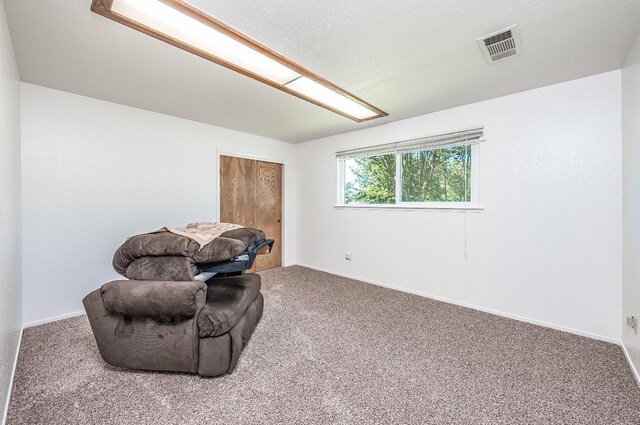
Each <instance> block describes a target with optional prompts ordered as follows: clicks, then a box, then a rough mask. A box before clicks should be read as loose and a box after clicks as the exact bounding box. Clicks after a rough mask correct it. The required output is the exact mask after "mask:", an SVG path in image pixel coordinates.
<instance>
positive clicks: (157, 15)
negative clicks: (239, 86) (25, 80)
mask: <svg viewBox="0 0 640 425" xmlns="http://www.w3.org/2000/svg"><path fill="white" fill-rule="evenodd" d="M92 10H93V11H94V12H96V13H99V14H101V15H104V16H106V17H108V18H111V19H114V20H115V21H117V22H120V23H122V24H124V25H127V26H130V27H133V28H135V29H138V30H140V31H142V32H145V33H147V34H149V35H152V36H154V37H156V38H159V39H161V40H163V41H167V42H170V43H171V44H174V45H177V46H178V47H181V48H183V49H184V50H187V51H192V50H193V49H197V50H199V51H200V52H203V53H204V55H203V54H201V53H197V54H199V55H200V56H204V57H208V56H212V57H214V58H215V59H218V60H215V59H214V58H211V57H208V58H209V59H210V60H213V61H215V62H217V63H219V64H221V65H223V66H226V67H228V68H231V69H234V70H236V71H238V72H242V73H243V74H245V75H248V76H250V77H252V78H255V79H257V80H259V81H262V82H264V83H266V84H269V85H271V86H273V87H275V88H278V89H280V90H283V91H285V92H288V93H290V94H293V95H295V96H297V97H300V98H302V99H304V100H307V101H310V102H312V103H314V104H316V105H319V106H322V107H324V108H326V109H329V110H331V111H333V112H336V113H339V114H341V115H344V116H346V117H348V118H351V119H353V120H354V121H358V122H360V121H366V120H370V119H374V118H379V117H382V116H386V115H387V114H386V113H384V112H383V111H381V110H379V109H377V108H375V107H374V106H372V105H370V104H368V103H366V102H364V101H362V100H361V99H358V98H356V97H355V96H353V95H351V94H349V93H347V92H346V91H344V90H342V89H340V88H339V87H336V86H335V85H333V84H332V83H330V82H328V81H326V80H324V79H322V78H320V77H318V76H317V75H315V74H313V73H312V72H310V71H307V70H306V69H304V68H302V67H301V66H299V65H297V64H296V63H294V62H291V61H289V60H288V59H286V58H283V57H282V56H280V55H278V54H276V53H275V52H272V51H270V50H269V49H267V48H265V47H264V46H262V45H259V44H258V43H257V42H255V41H253V40H251V39H249V38H248V37H246V36H244V35H242V34H240V33H238V32H237V31H236V30H233V29H231V28H230V27H227V26H226V25H225V24H223V23H222V22H220V21H217V20H215V19H214V18H212V17H210V16H207V15H205V14H204V13H203V12H201V11H199V10H197V9H195V8H194V7H192V6H190V5H188V4H187V3H185V2H183V1H181V0H93V4H92ZM185 10H186V11H187V12H188V13H183V12H184V11H185ZM114 15H115V16H114ZM198 18H201V19H198ZM132 23H134V24H136V25H132ZM207 23H212V24H213V25H207ZM220 29H222V30H220ZM166 38H168V39H170V40H167V39H166ZM237 68H240V69H237ZM243 71H244V72H243Z"/></svg>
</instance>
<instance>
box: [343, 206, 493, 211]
mask: <svg viewBox="0 0 640 425" xmlns="http://www.w3.org/2000/svg"><path fill="white" fill-rule="evenodd" d="M333 207H334V208H335V209H339V210H343V209H344V210H407V211H412V210H430V211H484V207H480V206H478V205H468V206H460V205H455V206H454V205H451V206H448V205H442V204H440V205H424V204H423V205H406V204H400V205H397V204H395V205H366V204H338V205H334V206H333Z"/></svg>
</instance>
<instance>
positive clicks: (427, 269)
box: [297, 71, 622, 341]
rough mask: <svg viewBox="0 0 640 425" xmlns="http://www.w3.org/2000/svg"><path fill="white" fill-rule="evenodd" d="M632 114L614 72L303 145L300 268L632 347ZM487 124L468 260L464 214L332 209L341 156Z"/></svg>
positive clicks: (470, 222) (469, 226)
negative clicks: (626, 159)
mask: <svg viewBox="0 0 640 425" xmlns="http://www.w3.org/2000/svg"><path fill="white" fill-rule="evenodd" d="M620 108H621V106H620V71H614V72H610V73H606V74H601V75H596V76H593V77H589V78H584V79H581V80H575V81H571V82H567V83H563V84H559V85H555V86H550V87H545V88H541V89H537V90H532V91H528V92H523V93H518V94H515V95H511V96H506V97H501V98H497V99H493V100H488V101H484V102H480V103H476V104H471V105H466V106H463V107H459V108H455V109H450V110H446V111H442V112H437V113H433V114H429V115H423V116H419V117H415V118H411V119H407V120H403V121H398V122H394V123H390V124H386V125H382V126H378V127H373V128H368V129H363V130H359V131H355V132H350V133H345V134H340V135H337V136H332V137H327V138H323V139H319V140H315V141H311V142H308V143H304V144H302V145H299V149H298V152H297V158H298V167H299V181H300V185H299V194H298V253H297V259H298V262H299V263H300V264H304V265H309V266H312V267H316V268H320V269H324V270H328V271H331V272H336V273H340V274H346V275H350V276H354V277H356V278H360V279H364V280H369V281H373V282H378V283H381V284H384V285H389V286H394V287H397V288H401V289H404V290H408V291H413V292H418V293H421V294H425V295H428V296H433V297H439V298H442V299H447V300H451V301H454V302H457V303H462V304H467V305H471V306H476V307H479V308H481V309H485V310H492V311H496V312H501V313H503V314H506V315H510V316H515V317H520V318H523V319H525V320H529V321H534V322H538V323H546V324H548V325H550V326H553V327H557V328H562V329H566V330H570V331H573V332H576V333H581V334H587V335H590V336H593V337H597V338H602V339H606V340H612V341H619V340H620V291H621V266H620V265H621V255H622V254H621V245H622V242H621V226H622V225H621V188H620V179H621V146H620V144H621V143H620V139H621V134H620V132H621V129H620ZM475 125H484V126H485V135H486V140H487V142H486V143H484V144H482V145H481V146H480V147H479V149H478V154H479V190H480V193H479V197H480V203H481V205H482V206H484V208H485V210H484V211H482V212H478V213H467V218H466V219H467V238H468V239H467V246H468V258H467V259H466V260H465V258H464V245H465V225H464V221H465V214H464V213H460V212H443V211H424V210H422V211H397V210H364V209H335V208H334V207H333V205H334V203H335V202H336V186H337V183H336V179H337V172H336V160H335V154H334V153H335V152H336V151H338V150H342V149H349V148H356V147H362V146H367V145H375V144H380V143H388V142H393V141H398V140H403V139H409V138H414V137H419V136H425V135H430V134H437V133H440V132H447V131H452V130H458V129H465V128H469V127H472V126H475ZM345 251H351V252H352V253H353V260H352V261H351V262H347V261H345V259H344V253H345Z"/></svg>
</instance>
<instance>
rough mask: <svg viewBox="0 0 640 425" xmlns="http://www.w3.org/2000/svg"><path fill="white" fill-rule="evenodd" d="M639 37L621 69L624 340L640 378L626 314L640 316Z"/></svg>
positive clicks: (637, 349) (637, 345)
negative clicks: (625, 317)
mask: <svg viewBox="0 0 640 425" xmlns="http://www.w3.org/2000/svg"><path fill="white" fill-rule="evenodd" d="M638 117H640V39H638V41H636V44H635V46H634V48H633V50H632V51H631V52H630V53H629V56H628V57H627V60H626V62H625V64H624V67H623V68H622V214H623V215H622V225H623V247H622V251H623V257H622V315H623V318H622V343H623V345H624V347H625V349H626V351H627V353H628V355H629V360H630V361H631V364H632V365H633V366H634V368H635V371H636V376H637V377H638V378H639V379H640V376H639V375H638V371H640V336H639V335H638V330H637V329H635V330H633V329H631V328H629V327H627V326H626V322H625V320H624V316H632V315H633V316H636V317H640V120H639V119H638Z"/></svg>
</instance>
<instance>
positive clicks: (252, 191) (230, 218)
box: [220, 156, 282, 271]
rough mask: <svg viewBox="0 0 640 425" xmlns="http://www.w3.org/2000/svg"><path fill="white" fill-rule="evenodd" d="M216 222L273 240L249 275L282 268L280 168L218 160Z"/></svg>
mask: <svg viewBox="0 0 640 425" xmlns="http://www.w3.org/2000/svg"><path fill="white" fill-rule="evenodd" d="M220 221H222V222H227V223H236V224H242V225H243V226H247V227H254V228H256V229H260V230H263V231H264V232H265V234H266V235H267V238H268V239H273V240H275V241H276V242H275V245H274V247H273V251H271V253H270V254H266V255H258V257H257V258H256V261H255V263H254V266H253V268H252V269H251V270H249V271H260V270H266V269H270V268H273V267H279V266H281V265H282V164H275V163H273V162H265V161H256V160H252V159H244V158H236V157H231V156H220Z"/></svg>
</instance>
